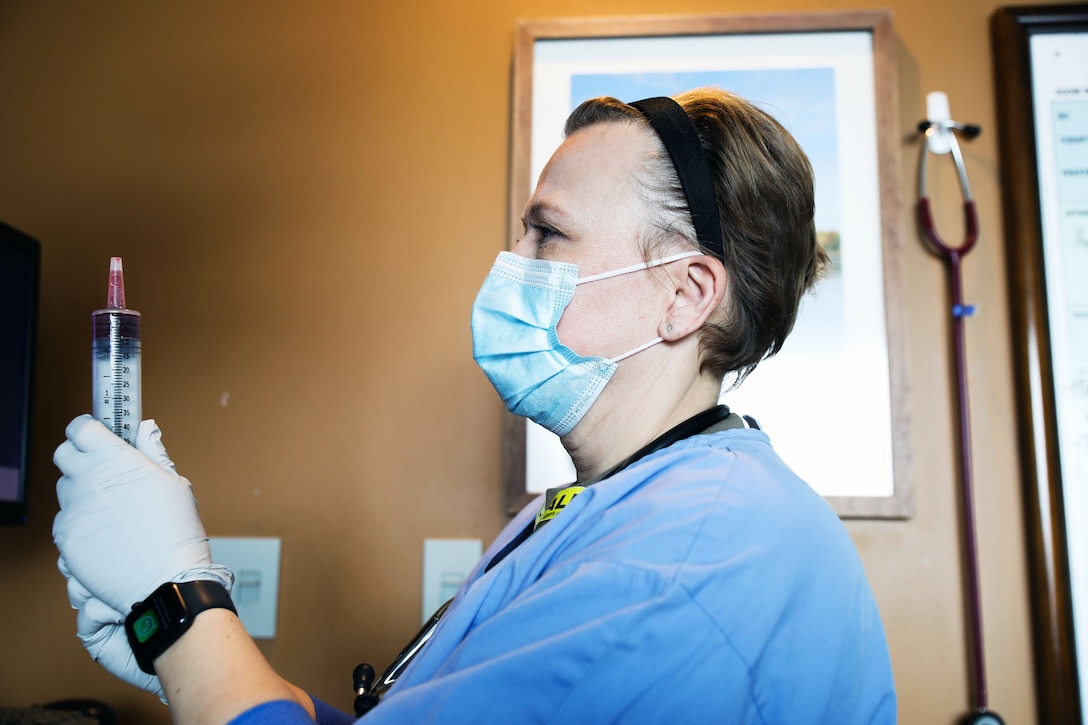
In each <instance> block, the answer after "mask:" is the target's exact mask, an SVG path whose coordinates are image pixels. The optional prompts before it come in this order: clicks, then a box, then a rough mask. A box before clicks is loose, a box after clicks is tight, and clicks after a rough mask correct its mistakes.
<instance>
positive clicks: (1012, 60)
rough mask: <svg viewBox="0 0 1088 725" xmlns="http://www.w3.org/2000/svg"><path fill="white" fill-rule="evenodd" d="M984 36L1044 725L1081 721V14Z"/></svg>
mask: <svg viewBox="0 0 1088 725" xmlns="http://www.w3.org/2000/svg"><path fill="white" fill-rule="evenodd" d="M991 20H992V22H991V34H992V41H993V55H994V70H995V93H996V98H997V103H998V121H999V125H1000V128H999V132H1000V145H1001V166H1002V191H1003V205H1004V218H1005V239H1006V245H1007V249H1006V257H1007V260H1008V262H1007V263H1008V279H1009V290H1010V306H1011V307H1010V316H1011V319H1012V333H1013V347H1014V350H1013V352H1014V358H1015V360H1014V362H1015V370H1016V378H1017V380H1016V382H1017V417H1018V420H1017V429H1018V432H1019V443H1020V453H1021V461H1022V476H1023V483H1024V493H1025V496H1024V502H1025V511H1026V515H1027V522H1026V523H1027V533H1028V554H1029V564H1030V577H1031V582H1030V589H1031V601H1032V617H1033V627H1034V631H1033V634H1034V641H1035V667H1036V684H1037V687H1038V691H1039V721H1040V722H1061V723H1083V722H1086V721H1088V717H1086V713H1085V706H1086V705H1088V696H1086V695H1088V687H1086V686H1088V679H1086V678H1085V677H1084V674H1083V673H1088V5H1085V4H1079V5H1055V6H1032V7H1008V8H1000V9H998V10H997V11H996V12H995V13H994V15H993V17H992V19H991Z"/></svg>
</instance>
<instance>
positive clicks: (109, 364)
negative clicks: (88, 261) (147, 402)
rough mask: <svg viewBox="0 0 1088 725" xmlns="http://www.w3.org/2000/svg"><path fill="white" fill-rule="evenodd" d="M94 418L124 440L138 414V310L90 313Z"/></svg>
mask: <svg viewBox="0 0 1088 725" xmlns="http://www.w3.org/2000/svg"><path fill="white" fill-rule="evenodd" d="M91 328H92V350H93V354H92V365H93V379H92V380H93V385H92V387H93V395H94V398H93V401H94V404H93V410H92V413H93V415H94V417H95V418H97V419H98V420H100V421H101V422H102V424H103V425H105V426H106V427H107V428H109V429H110V430H112V431H113V432H114V433H115V434H116V435H117V436H119V437H120V438H123V439H124V440H125V442H127V443H133V442H134V441H135V439H136V429H137V428H138V427H139V425H140V420H141V415H142V412H143V411H142V403H143V401H142V396H141V392H140V391H141V372H142V371H141V349H140V348H141V346H140V313H139V312H136V311H135V310H127V309H106V310H98V311H97V312H94V313H93V314H92V315H91Z"/></svg>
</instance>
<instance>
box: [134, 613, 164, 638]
mask: <svg viewBox="0 0 1088 725" xmlns="http://www.w3.org/2000/svg"><path fill="white" fill-rule="evenodd" d="M159 627H160V625H159V617H158V615H157V614H155V610H153V609H149V610H147V611H146V612H144V613H143V614H141V615H140V616H139V617H137V618H136V620H135V621H134V622H133V623H132V633H133V634H134V635H136V641H137V642H139V643H140V644H143V643H144V642H146V641H147V640H149V639H151V638H152V637H154V636H155V632H158V631H159Z"/></svg>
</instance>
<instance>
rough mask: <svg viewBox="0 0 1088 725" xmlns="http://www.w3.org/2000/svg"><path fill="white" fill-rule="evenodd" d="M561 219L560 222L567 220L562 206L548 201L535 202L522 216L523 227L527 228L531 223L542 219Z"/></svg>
mask: <svg viewBox="0 0 1088 725" xmlns="http://www.w3.org/2000/svg"><path fill="white" fill-rule="evenodd" d="M549 216H550V217H559V219H560V220H565V219H566V218H567V212H566V211H565V210H564V209H563V207H561V206H557V205H555V204H553V203H551V202H547V201H535V202H533V203H532V204H530V205H529V206H528V207H526V208H525V213H524V214H522V216H521V223H522V225H523V226H527V225H528V224H529V223H530V222H536V221H540V219H541V217H549Z"/></svg>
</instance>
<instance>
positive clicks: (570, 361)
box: [472, 251, 702, 436]
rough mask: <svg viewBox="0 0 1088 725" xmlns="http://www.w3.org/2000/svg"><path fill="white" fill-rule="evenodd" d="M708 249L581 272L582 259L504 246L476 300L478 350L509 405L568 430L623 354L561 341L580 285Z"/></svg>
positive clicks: (474, 336)
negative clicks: (563, 321)
mask: <svg viewBox="0 0 1088 725" xmlns="http://www.w3.org/2000/svg"><path fill="white" fill-rule="evenodd" d="M700 254H702V253H701V252H697V251H689V252H682V253H680V254H674V255H672V256H669V257H664V258H662V259H655V260H652V261H650V262H643V263H641V264H634V265H631V266H630V267H624V268H622V269H616V270H612V271H610V272H602V273H601V274H595V275H592V276H589V277H582V278H581V279H579V278H578V265H576V264H566V263H563V262H551V261H548V260H544V259H527V258H525V257H520V256H518V255H516V254H513V253H512V252H500V253H499V257H498V259H496V260H495V264H494V266H492V268H491V272H490V273H489V274H488V275H487V279H485V280H484V284H483V286H482V287H481V288H480V293H479V294H478V295H477V296H476V303H475V304H474V305H473V307H472V352H473V357H475V358H476V364H477V365H479V366H480V368H481V369H483V371H484V373H485V374H486V375H487V377H488V379H490V380H491V384H492V385H494V386H495V390H496V391H498V393H499V396H500V397H502V400H503V402H504V403H505V404H506V407H507V409H508V410H509V411H510V412H511V413H514V414H515V415H521V416H524V417H526V418H528V419H529V420H532V421H533V422H535V423H538V424H539V425H541V426H543V427H544V428H547V429H548V430H550V431H551V432H552V433H555V434H556V435H559V436H564V435H566V434H567V433H569V432H570V431H571V429H573V428H574V426H575V425H577V424H578V421H580V420H581V419H582V416H584V415H585V414H586V411H587V410H589V407H590V406H591V405H593V403H594V401H596V400H597V396H599V395H600V394H601V390H602V389H603V388H604V386H605V383H607V382H608V381H609V379H610V378H611V377H612V374H613V373H615V372H616V365H617V363H618V362H619V361H620V360H623V359H624V358H627V357H630V356H631V355H634V354H635V353H637V352H641V351H642V350H645V349H646V348H648V347H650V346H652V345H656V344H657V343H659V342H661V338H660V337H657V338H654V339H653V340H650V341H649V342H647V343H645V344H643V345H639V346H638V347H636V348H635V349H633V350H630V351H628V352H626V353H624V354H623V355H619V356H617V357H614V358H610V359H609V358H601V357H583V356H581V355H578V354H577V353H575V352H574V351H573V350H571V349H570V348H569V347H567V346H565V345H563V344H562V343H561V342H560V341H559V333H558V332H556V325H558V324H559V318H560V317H561V316H562V315H563V310H565V309H566V307H567V305H568V304H570V301H571V299H572V298H573V297H574V290H575V288H576V287H577V286H578V285H580V284H585V283H587V282H596V281H598V280H602V279H608V278H609V277H617V276H619V275H621V274H628V273H630V272H637V271H639V270H643V269H649V268H651V267H657V266H660V265H662V264H668V263H669V262H675V261H676V260H678V259H685V258H687V257H694V256H698V255H700Z"/></svg>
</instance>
